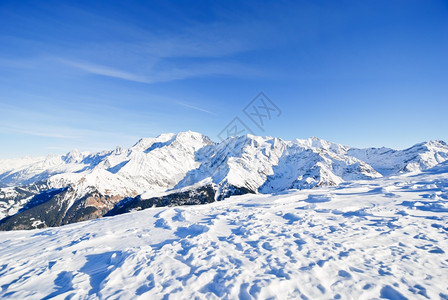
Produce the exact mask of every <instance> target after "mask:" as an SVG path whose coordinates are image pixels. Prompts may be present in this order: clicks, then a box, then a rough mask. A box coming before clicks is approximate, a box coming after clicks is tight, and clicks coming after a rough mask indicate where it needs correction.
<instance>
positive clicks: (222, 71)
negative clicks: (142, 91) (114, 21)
mask: <svg viewBox="0 0 448 300" xmlns="http://www.w3.org/2000/svg"><path fill="white" fill-rule="evenodd" d="M57 60H58V61H59V62H61V63H63V64H65V65H67V66H69V67H72V68H76V69H79V70H82V71H85V72H87V73H90V74H96V75H101V76H106V77H112V78H117V79H123V80H127V81H133V82H140V83H148V84H151V83H156V82H169V81H174V80H183V79H188V78H195V77H203V76H220V75H221V76H237V77H240V76H260V72H259V71H256V70H254V69H252V68H250V67H247V66H244V65H242V64H238V63H229V62H215V61H212V62H206V63H196V64H184V66H180V67H174V66H171V65H169V64H164V65H163V66H161V67H158V68H157V69H156V68H154V69H150V70H148V71H147V72H146V73H144V74H141V73H132V72H129V71H124V70H120V69H115V68H113V67H109V66H104V65H98V64H94V63H90V62H84V61H83V62H81V61H74V60H68V59H57Z"/></svg>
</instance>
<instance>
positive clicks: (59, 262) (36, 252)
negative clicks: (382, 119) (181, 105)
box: [0, 163, 448, 299]
mask: <svg viewBox="0 0 448 300" xmlns="http://www.w3.org/2000/svg"><path fill="white" fill-rule="evenodd" d="M447 224H448V163H443V164H439V165H438V166H436V167H435V168H432V169H429V170H427V171H424V172H422V173H420V174H417V175H412V174H405V175H400V176H393V177H390V178H378V179H372V180H362V181H355V182H350V183H344V184H343V185H341V186H339V187H321V188H318V189H312V190H301V191H289V192H282V193H278V194H274V195H268V194H257V195H253V194H248V195H243V196H234V197H231V198H229V199H227V200H226V201H221V202H214V203H211V204H207V205H201V206H181V207H164V208H153V209H149V210H144V211H140V212H134V213H129V214H124V215H119V216H115V217H108V218H102V219H98V220H94V221H88V222H82V223H77V224H71V225H67V226H63V227H59V228H47V229H41V230H32V231H14V232H0V241H1V242H0V243H1V247H0V286H1V290H0V298H2V299H3V298H4V299H24V298H31V299H49V298H52V297H56V299H66V298H67V297H68V298H71V299H105V298H111V299H118V298H119V299H139V298H140V299H238V298H239V299H267V298H270V299H379V298H385V299H447V297H448V288H447V284H446V278H448V253H447V251H448V250H447V249H448V225H447Z"/></svg>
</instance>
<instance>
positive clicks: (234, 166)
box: [0, 131, 448, 230]
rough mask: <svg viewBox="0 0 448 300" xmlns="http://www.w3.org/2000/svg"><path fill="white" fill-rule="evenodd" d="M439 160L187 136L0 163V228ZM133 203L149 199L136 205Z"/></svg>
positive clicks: (426, 146) (331, 180) (441, 146)
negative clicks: (128, 146) (109, 148)
mask: <svg viewBox="0 0 448 300" xmlns="http://www.w3.org/2000/svg"><path fill="white" fill-rule="evenodd" d="M447 158H448V146H447V145H446V144H445V143H444V142H440V141H432V142H428V143H422V144H417V145H415V146H413V147H411V148H409V149H406V150H398V151H397V150H391V149H383V148H382V149H375V148H370V149H350V148H349V147H347V146H343V145H340V144H336V143H332V142H328V141H325V140H320V139H318V138H309V139H306V140H300V139H297V140H293V141H285V140H282V139H279V138H273V137H259V136H253V135H245V136H240V137H234V138H228V139H226V140H225V141H223V142H221V143H214V142H213V141H211V140H210V139H209V138H208V137H206V136H204V135H202V134H200V133H196V132H191V131H188V132H181V133H178V134H172V133H169V134H162V135H160V136H158V137H156V138H143V139H141V140H140V141H138V142H137V143H136V144H135V145H134V146H132V147H131V148H129V149H122V148H120V147H117V148H116V149H114V150H110V151H103V152H98V153H82V152H79V151H77V150H74V151H72V152H70V153H68V154H66V155H62V156H55V155H52V156H47V157H43V158H35V159H33V158H24V159H13V160H2V161H0V187H1V186H7V187H8V188H0V229H3V230H10V229H25V228H34V226H35V225H36V226H40V227H43V226H59V225H61V224H67V223H72V222H77V221H82V220H88V219H93V218H98V217H101V216H104V215H106V214H110V212H111V211H112V210H113V209H114V207H115V206H116V205H120V207H121V208H123V209H121V211H129V210H131V209H141V208H144V207H147V206H149V207H150V206H153V205H180V204H185V203H189V202H188V201H187V200H188V199H182V197H188V198H190V197H191V195H194V194H195V193H196V192H195V190H200V192H198V193H196V194H200V195H202V196H200V197H199V198H198V199H196V200H197V201H196V200H194V201H196V202H197V203H206V202H210V199H212V200H213V199H214V200H221V199H223V198H226V197H228V196H230V195H235V194H245V193H272V192H282V191H286V190H289V189H309V188H314V187H319V186H334V185H339V184H341V183H344V182H349V181H352V180H361V179H374V178H379V177H381V176H383V175H387V176H389V175H393V174H398V173H401V172H409V171H412V172H416V171H421V170H425V169H427V168H430V167H433V166H435V165H437V164H438V163H441V162H443V161H445V160H446V159H447ZM185 191H188V192H185ZM160 195H163V196H162V198H161V196H160ZM166 195H171V196H166ZM128 198H133V201H129V199H128ZM152 198H154V199H152ZM155 198H157V199H155ZM193 198H194V197H193ZM141 199H149V201H146V203H142V205H139V204H138V203H136V202H138V201H140V200H141ZM173 199H176V200H173ZM121 201H123V202H121ZM194 201H193V202H194ZM127 204H132V207H129V208H125V207H124V206H125V205H127ZM7 216H11V218H10V219H8V220H3V221H2V219H4V218H5V217H7ZM5 222H6V223H7V224H4V223H5Z"/></svg>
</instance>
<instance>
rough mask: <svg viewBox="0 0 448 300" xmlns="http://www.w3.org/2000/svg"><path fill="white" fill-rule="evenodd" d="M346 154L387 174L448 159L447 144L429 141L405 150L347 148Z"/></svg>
mask: <svg viewBox="0 0 448 300" xmlns="http://www.w3.org/2000/svg"><path fill="white" fill-rule="evenodd" d="M347 154H348V155H350V156H354V157H357V158H359V159H360V160H362V161H364V162H366V163H368V164H369V165H371V166H372V167H373V168H375V170H377V171H378V172H380V173H381V174H383V175H385V176H387V175H391V174H397V173H402V172H420V171H422V170H426V169H428V168H432V167H434V166H435V165H437V164H439V163H442V162H444V161H446V160H448V145H447V144H446V143H445V142H443V141H429V142H426V143H420V144H417V145H414V146H412V147H410V148H408V149H405V150H393V149H390V148H384V147H383V148H368V149H349V150H348V151H347Z"/></svg>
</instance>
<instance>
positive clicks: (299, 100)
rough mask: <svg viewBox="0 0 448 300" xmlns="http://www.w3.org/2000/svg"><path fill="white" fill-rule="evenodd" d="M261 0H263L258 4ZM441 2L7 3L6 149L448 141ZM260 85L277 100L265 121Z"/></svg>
mask: <svg viewBox="0 0 448 300" xmlns="http://www.w3.org/2000/svg"><path fill="white" fill-rule="evenodd" d="M261 3H262V4H261ZM447 53H448V2H447V1H431V0H421V1H413V0H406V1H389V0H388V1H381V0H379V1H377V0H375V1H373V0H372V1H291V2H289V1H263V2H260V1H253V2H251V1H244V2H239V1H173V2H169V1H151V2H148V3H147V1H7V0H3V1H1V2H0V113H1V118H0V141H1V147H0V158H7V157H15V156H23V155H43V154H47V153H65V152H67V151H69V150H71V149H74V148H78V149H80V150H87V151H97V150H102V149H110V148H113V147H115V146H116V145H121V146H124V147H129V146H130V145H132V144H133V143H135V142H136V141H137V140H138V139H139V138H140V137H149V136H156V135H158V134H160V133H163V132H179V131H185V130H194V131H199V132H202V133H204V134H206V135H209V136H210V137H211V138H212V139H214V140H218V138H217V135H218V134H219V133H220V132H221V130H222V129H223V128H225V127H226V125H227V124H228V123H229V122H230V121H231V120H232V119H233V118H234V117H239V118H240V120H241V121H243V122H244V123H245V124H246V125H247V126H248V127H249V128H250V129H251V130H252V131H253V132H254V133H255V134H258V135H270V136H279V137H282V138H285V139H293V138H307V137H310V136H317V137H320V138H324V139H328V140H331V141H334V142H339V143H343V144H347V145H350V146H357V147H366V146H388V147H394V148H405V147H407V146H411V145H412V144H415V143H417V142H421V141H425V140H430V139H442V140H445V141H448V131H447V128H448V118H447V116H446V113H447V110H448V72H447V70H448V55H447ZM260 91H263V92H264V93H265V94H266V95H267V96H268V97H269V98H270V99H271V100H272V101H273V102H274V103H275V104H276V105H277V106H278V107H279V108H280V109H281V111H282V113H281V115H280V116H278V117H277V116H275V117H273V118H272V119H271V120H266V122H265V125H264V127H263V130H260V129H259V128H257V127H256V126H255V125H254V124H253V123H251V121H250V120H249V119H248V118H247V116H245V115H244V113H243V112H242V110H243V108H244V107H245V106H246V105H247V104H248V103H249V102H250V101H251V100H252V99H253V98H254V97H255V96H256V95H257V94H258V93H259V92H260Z"/></svg>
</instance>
